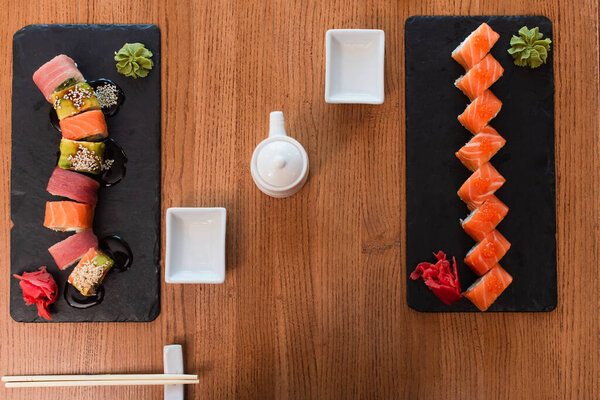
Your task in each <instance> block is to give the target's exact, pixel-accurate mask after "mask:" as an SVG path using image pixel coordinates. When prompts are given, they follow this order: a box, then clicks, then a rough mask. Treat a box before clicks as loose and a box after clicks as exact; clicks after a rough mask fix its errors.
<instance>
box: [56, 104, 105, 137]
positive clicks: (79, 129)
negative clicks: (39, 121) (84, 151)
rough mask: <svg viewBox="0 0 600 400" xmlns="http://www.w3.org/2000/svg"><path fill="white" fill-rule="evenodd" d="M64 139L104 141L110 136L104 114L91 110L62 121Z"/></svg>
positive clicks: (61, 127) (61, 128)
mask: <svg viewBox="0 0 600 400" xmlns="http://www.w3.org/2000/svg"><path fill="white" fill-rule="evenodd" d="M60 130H61V132H62V137H63V138H65V139H70V140H87V141H96V140H102V139H104V138H106V137H107V136H108V129H107V127H106V120H105V119H104V113H103V112H102V111H100V110H90V111H86V112H84V113H81V114H77V115H73V116H72V117H69V118H65V119H63V120H62V121H60Z"/></svg>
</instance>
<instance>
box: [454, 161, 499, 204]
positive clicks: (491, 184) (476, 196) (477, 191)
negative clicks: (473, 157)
mask: <svg viewBox="0 0 600 400" xmlns="http://www.w3.org/2000/svg"><path fill="white" fill-rule="evenodd" d="M505 181H506V179H504V177H503V176H502V175H500V173H499V172H498V171H497V170H496V168H494V167H493V166H492V164H490V163H489V162H486V163H485V164H483V165H482V166H480V167H479V168H478V169H477V170H476V171H475V172H473V174H472V175H471V176H470V177H469V179H467V180H466V181H465V183H463V185H462V186H461V187H460V189H458V196H459V197H460V198H461V200H462V201H464V202H465V203H466V204H467V207H469V210H474V209H476V208H477V207H480V206H481V205H483V203H485V201H486V200H487V199H488V198H489V197H490V196H491V195H493V194H494V192H495V191H496V190H498V188H500V186H502V185H503V184H504V182H505Z"/></svg>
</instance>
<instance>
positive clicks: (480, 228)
mask: <svg viewBox="0 0 600 400" xmlns="http://www.w3.org/2000/svg"><path fill="white" fill-rule="evenodd" d="M507 213H508V207H507V206H506V205H505V204H504V203H503V202H501V201H500V200H498V198H497V197H496V196H494V195H491V196H490V197H489V198H488V199H487V200H486V201H485V203H483V205H482V206H481V207H479V208H477V209H475V210H474V211H473V212H471V214H469V216H468V217H467V218H465V219H464V220H462V221H460V224H461V225H462V227H463V229H464V230H465V232H466V233H467V234H468V235H469V236H471V237H472V238H473V239H475V240H478V241H479V240H483V239H484V238H485V237H486V236H487V234H488V233H490V232H491V231H493V230H494V229H496V226H497V225H498V224H499V223H500V222H501V221H502V220H503V219H504V217H505V216H506V214H507Z"/></svg>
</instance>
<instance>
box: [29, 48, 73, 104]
mask: <svg viewBox="0 0 600 400" xmlns="http://www.w3.org/2000/svg"><path fill="white" fill-rule="evenodd" d="M33 81H34V82H35V84H36V85H37V87H38V89H40V91H41V92H42V94H43V95H44V97H45V98H46V100H48V102H50V103H52V94H53V93H54V92H60V91H61V90H63V89H66V88H68V87H70V86H73V85H76V84H77V83H81V82H84V79H83V75H82V74H81V72H79V70H78V69H77V65H76V64H75V61H73V60H72V59H71V58H70V57H68V56H66V55H64V54H59V55H58V56H56V57H54V58H53V59H52V60H50V61H48V62H47V63H45V64H44V65H42V66H41V67H39V68H38V69H37V71H35V72H34V73H33Z"/></svg>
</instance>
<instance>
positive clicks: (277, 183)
mask: <svg viewBox="0 0 600 400" xmlns="http://www.w3.org/2000/svg"><path fill="white" fill-rule="evenodd" d="M250 171H251V173H252V179H254V183H256V186H258V188H259V189H260V190H261V191H262V192H263V193H265V194H268V195H269V196H272V197H279V198H282V197H289V196H291V195H293V194H295V193H297V192H298V191H299V190H300V189H302V186H304V184H305V183H306V179H307V178H308V155H307V154H306V151H305V150H304V147H302V145H301V144H300V143H298V141H296V140H295V139H293V138H291V137H289V136H287V134H286V132H285V123H284V120H283V113H282V112H281V111H273V112H272V113H271V115H270V119H269V137H268V138H266V139H265V140H263V141H262V142H260V143H259V144H258V146H256V149H254V153H253V154H252V161H251V164H250Z"/></svg>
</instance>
